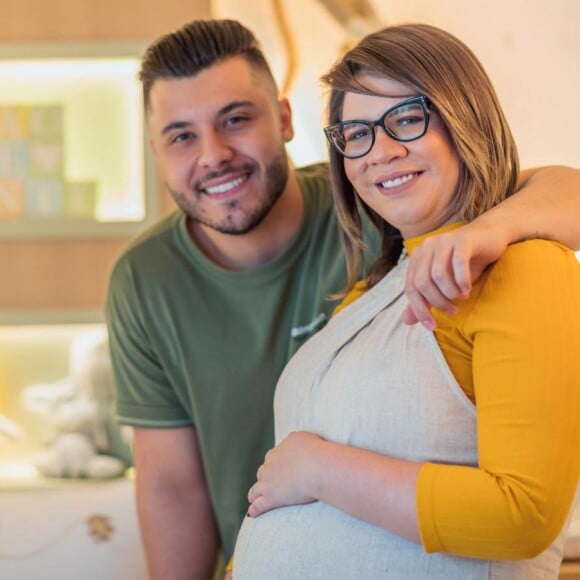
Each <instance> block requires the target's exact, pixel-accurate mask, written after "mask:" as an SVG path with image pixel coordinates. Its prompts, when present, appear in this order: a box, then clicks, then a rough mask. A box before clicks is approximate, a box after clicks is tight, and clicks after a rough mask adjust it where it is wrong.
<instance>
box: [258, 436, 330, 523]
mask: <svg viewBox="0 0 580 580" xmlns="http://www.w3.org/2000/svg"><path fill="white" fill-rule="evenodd" d="M324 443H325V441H324V439H322V437H319V436H318V435H315V434H314V433H309V432H308V431H295V432H293V433H290V435H288V437H286V439H284V440H283V441H282V442H281V443H279V444H278V445H277V446H276V447H274V448H273V449H270V451H268V453H266V457H265V459H264V463H263V464H262V465H261V466H260V468H259V469H258V473H257V481H256V483H255V484H254V485H253V486H252V488H251V489H250V491H249V492H248V501H249V502H250V507H249V508H248V515H249V516H250V517H257V516H259V515H261V514H263V513H265V512H267V511H270V510H272V509H276V508H279V507H282V506H288V505H298V504H305V503H311V502H313V501H316V499H317V498H316V496H315V493H314V481H315V480H316V477H315V471H316V467H317V465H316V457H317V454H318V450H319V448H320V445H321V444H322V445H323V444H324Z"/></svg>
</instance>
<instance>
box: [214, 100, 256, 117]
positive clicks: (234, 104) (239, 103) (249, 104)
mask: <svg viewBox="0 0 580 580" xmlns="http://www.w3.org/2000/svg"><path fill="white" fill-rule="evenodd" d="M253 106H254V103H252V101H232V102H231V103H228V104H227V105H226V106H225V107H222V108H221V109H220V110H219V112H218V114H219V115H227V114H228V113H231V112H232V111H233V110H235V109H239V108H240V107H253Z"/></svg>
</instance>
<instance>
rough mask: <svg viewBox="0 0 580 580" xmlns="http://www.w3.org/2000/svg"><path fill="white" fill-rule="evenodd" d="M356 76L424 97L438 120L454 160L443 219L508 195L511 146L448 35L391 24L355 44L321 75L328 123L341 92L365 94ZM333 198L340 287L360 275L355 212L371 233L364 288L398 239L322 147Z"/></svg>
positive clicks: (389, 263) (500, 116)
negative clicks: (375, 254) (374, 238)
mask: <svg viewBox="0 0 580 580" xmlns="http://www.w3.org/2000/svg"><path fill="white" fill-rule="evenodd" d="M360 74H370V75H373V76H379V77H387V78H390V79H393V80H396V81H399V82H402V83H404V84H406V85H409V86H411V87H412V88H414V89H415V90H416V91H417V94H422V95H425V96H427V97H428V98H429V100H430V101H431V104H432V107H434V109H435V110H436V112H437V113H438V114H439V116H440V117H441V119H442V120H443V123H444V125H445V127H446V129H447V131H448V133H449V136H450V138H451V141H452V143H453V144H454V146H455V149H456V151H457V155H458V157H459V161H460V174H459V183H458V187H457V191H456V193H455V196H454V198H453V200H452V202H451V204H452V206H451V207H450V214H455V215H457V216H459V218H460V219H462V220H465V221H470V220H473V219H474V218H476V217H477V216H478V215H480V214H482V213H483V212H485V211H487V210H488V209H490V208H492V207H493V206H495V205H497V204H498V203H500V202H501V201H502V200H504V199H505V198H506V197H507V196H509V195H511V194H512V193H513V192H514V190H515V188H516V185H517V180H518V173H519V162H518V154H517V149H516V145H515V142H514V139H513V136H512V134H511V131H510V128H509V126H508V123H507V120H506V118H505V116H504V113H503V111H502V109H501V106H500V104H499V101H498V98H497V95H496V93H495V90H494V88H493V85H492V84H491V81H490V79H489V77H488V76H487V74H486V72H485V70H484V69H483V67H482V66H481V63H480V62H479V60H478V59H477V58H476V56H475V55H474V54H473V52H472V51H471V50H470V49H469V48H468V47H467V46H466V45H465V44H464V43H463V42H461V41H460V40H459V39H457V38H456V37H454V36H453V35H451V34H449V33H447V32H445V31H443V30H441V29H439V28H436V27H434V26H430V25H426V24H407V25H400V26H391V27H388V28H384V29H383V30H380V31H378V32H375V33H372V34H369V35H368V36H366V37H365V38H363V39H362V40H361V41H360V42H359V43H358V44H357V46H355V47H354V48H353V49H352V50H349V51H348V52H347V53H346V54H345V55H344V56H343V57H342V58H341V59H340V60H339V61H338V62H337V63H336V64H335V65H334V66H333V68H332V69H331V70H330V72H329V73H328V74H326V75H324V76H323V77H322V81H323V82H324V83H325V84H326V85H327V86H329V87H330V88H331V93H330V99H329V106H328V124H329V125H332V124H334V123H338V122H340V121H341V120H343V119H342V107H343V102H344V96H345V94H346V93H352V92H355V93H364V94H372V93H370V92H369V90H368V89H366V88H365V87H363V86H362V85H361V84H360V82H359V80H358V77H359V75H360ZM329 153H330V171H331V178H332V184H333V196H334V202H335V206H336V210H337V213H338V218H339V221H340V224H341V227H342V242H343V245H344V248H345V252H346V258H347V269H348V282H347V288H346V291H348V290H349V289H351V288H352V286H353V285H354V283H355V282H356V280H357V278H358V277H359V276H360V269H361V263H362V250H363V247H364V244H363V239H362V231H361V214H360V212H361V209H362V210H363V211H365V212H366V213H367V214H368V215H369V217H370V219H371V220H372V222H373V223H374V224H375V225H376V226H377V227H378V229H379V231H380V233H381V236H382V255H381V257H380V258H379V259H378V260H377V261H376V262H375V264H374V265H373V267H372V268H371V271H370V276H369V279H368V280H369V286H372V285H373V284H375V283H376V282H378V280H380V279H381V278H382V277H383V276H384V275H385V274H386V273H387V272H388V271H389V270H390V269H391V268H392V267H393V265H394V263H395V262H396V259H397V258H398V255H399V254H400V251H401V246H402V240H401V235H400V233H399V232H398V230H396V229H395V228H394V227H393V226H391V225H390V224H388V223H387V222H385V220H384V219H383V218H381V217H380V216H379V215H378V214H376V213H375V212H374V211H373V210H371V209H370V208H369V207H368V206H366V205H365V204H364V203H363V202H361V201H360V200H358V199H357V195H356V192H355V191H354V188H353V186H352V184H351V183H350V182H349V180H348V179H347V177H346V173H345V171H344V160H343V158H342V156H341V155H340V153H338V151H336V150H335V149H334V148H333V147H330V150H329Z"/></svg>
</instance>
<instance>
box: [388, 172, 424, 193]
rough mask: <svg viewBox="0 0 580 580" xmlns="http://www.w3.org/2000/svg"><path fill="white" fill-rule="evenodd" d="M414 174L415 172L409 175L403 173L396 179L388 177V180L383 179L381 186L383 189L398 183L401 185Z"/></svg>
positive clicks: (395, 185) (396, 185)
mask: <svg viewBox="0 0 580 580" xmlns="http://www.w3.org/2000/svg"><path fill="white" fill-rule="evenodd" d="M416 175H417V174H416V173H409V175H403V176H402V177H397V178H396V179H389V180H388V181H383V182H382V183H381V186H382V187H384V188H385V189H391V188H392V187H398V186H399V185H403V183H407V181H411V179H413V177H415V176H416Z"/></svg>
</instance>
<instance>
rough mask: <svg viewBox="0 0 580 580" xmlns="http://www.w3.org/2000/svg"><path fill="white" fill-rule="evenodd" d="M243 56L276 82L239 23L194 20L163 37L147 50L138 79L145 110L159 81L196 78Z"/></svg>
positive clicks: (255, 40)
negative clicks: (201, 73) (141, 85)
mask: <svg viewBox="0 0 580 580" xmlns="http://www.w3.org/2000/svg"><path fill="white" fill-rule="evenodd" d="M236 56H241V57H243V58H245V59H246V60H247V61H248V63H249V64H251V65H252V66H254V67H255V68H257V69H259V70H261V71H262V72H264V73H265V74H266V75H267V76H268V78H270V79H271V80H272V83H273V84H274V86H275V81H274V78H273V76H272V72H271V70H270V67H269V65H268V63H267V62H266V59H265V58H264V54H263V53H262V51H261V49H260V45H259V42H258V40H257V39H256V37H255V36H254V34H253V33H252V32H251V31H250V30H248V29H247V28H246V27H245V26H243V25H242V24H240V23H239V22H237V21H236V20H194V21H193V22H189V23H188V24H185V25H184V26H182V27H181V28H179V29H178V30H176V31H175V32H171V33H169V34H166V35H165V36H162V37H161V38H159V39H158V40H157V41H155V42H154V43H153V44H152V45H151V46H149V48H148V49H147V50H146V52H145V54H144V56H143V59H142V61H141V70H140V72H139V78H140V79H141V82H142V83H143V99H144V102H145V108H146V109H148V108H149V105H150V93H151V87H152V85H153V83H154V82H155V81H156V80H158V79H179V78H187V77H193V76H195V75H196V74H198V73H199V72H201V71H202V70H204V69H207V68H209V67H211V66H212V65H214V64H216V63H218V62H220V61H223V60H225V59H228V58H232V57H236Z"/></svg>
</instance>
